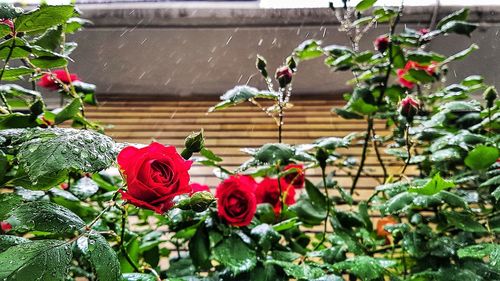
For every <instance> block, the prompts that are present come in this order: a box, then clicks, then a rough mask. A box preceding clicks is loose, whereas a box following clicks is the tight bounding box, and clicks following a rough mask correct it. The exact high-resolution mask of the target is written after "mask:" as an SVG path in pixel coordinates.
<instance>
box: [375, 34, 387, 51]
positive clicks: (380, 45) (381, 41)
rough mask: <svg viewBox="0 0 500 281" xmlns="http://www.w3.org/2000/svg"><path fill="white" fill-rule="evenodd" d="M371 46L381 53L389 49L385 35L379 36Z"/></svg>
mask: <svg viewBox="0 0 500 281" xmlns="http://www.w3.org/2000/svg"><path fill="white" fill-rule="evenodd" d="M373 46H374V47H375V50H377V51H379V52H381V53H383V52H385V50H387V48H388V47H389V37H388V36H387V35H380V36H379V37H377V39H375V41H373Z"/></svg>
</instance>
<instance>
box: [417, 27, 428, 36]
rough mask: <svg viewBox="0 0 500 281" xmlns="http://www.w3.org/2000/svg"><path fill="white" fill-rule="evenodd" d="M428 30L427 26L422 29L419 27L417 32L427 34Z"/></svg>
mask: <svg viewBox="0 0 500 281" xmlns="http://www.w3.org/2000/svg"><path fill="white" fill-rule="evenodd" d="M429 32H430V30H429V29H427V28H422V29H420V30H419V31H418V33H420V35H425V34H427V33H429Z"/></svg>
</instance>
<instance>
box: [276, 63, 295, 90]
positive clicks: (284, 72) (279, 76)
mask: <svg viewBox="0 0 500 281" xmlns="http://www.w3.org/2000/svg"><path fill="white" fill-rule="evenodd" d="M292 76H293V71H292V70H291V69H290V67H288V66H282V67H280V68H278V69H276V80H278V82H279V83H280V87H281V88H284V87H285V86H286V85H288V84H290V83H291V82H292Z"/></svg>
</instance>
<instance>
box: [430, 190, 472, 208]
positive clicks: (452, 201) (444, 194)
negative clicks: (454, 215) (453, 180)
mask: <svg viewBox="0 0 500 281" xmlns="http://www.w3.org/2000/svg"><path fill="white" fill-rule="evenodd" d="M436 197H437V198H439V199H441V200H443V201H444V202H445V203H446V204H448V205H449V206H450V207H453V208H463V209H467V208H468V206H467V202H466V201H465V200H464V199H463V198H462V197H460V196H458V195H456V194H455V193H451V192H448V191H446V190H441V191H440V192H439V193H438V194H436Z"/></svg>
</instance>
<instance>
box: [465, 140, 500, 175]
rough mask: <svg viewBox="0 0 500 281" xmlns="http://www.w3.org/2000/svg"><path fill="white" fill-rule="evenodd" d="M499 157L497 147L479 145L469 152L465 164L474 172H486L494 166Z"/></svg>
mask: <svg viewBox="0 0 500 281" xmlns="http://www.w3.org/2000/svg"><path fill="white" fill-rule="evenodd" d="M499 157H500V153H499V152H498V149H497V148H496V147H493V146H486V145H478V146H476V147H475V148H474V149H473V150H471V151H469V154H468V155H467V157H465V160H464V163H465V165H467V167H469V168H471V169H473V170H485V169H488V168H489V167H490V166H491V165H493V164H494V163H495V162H496V161H497V159H498V158H499Z"/></svg>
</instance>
